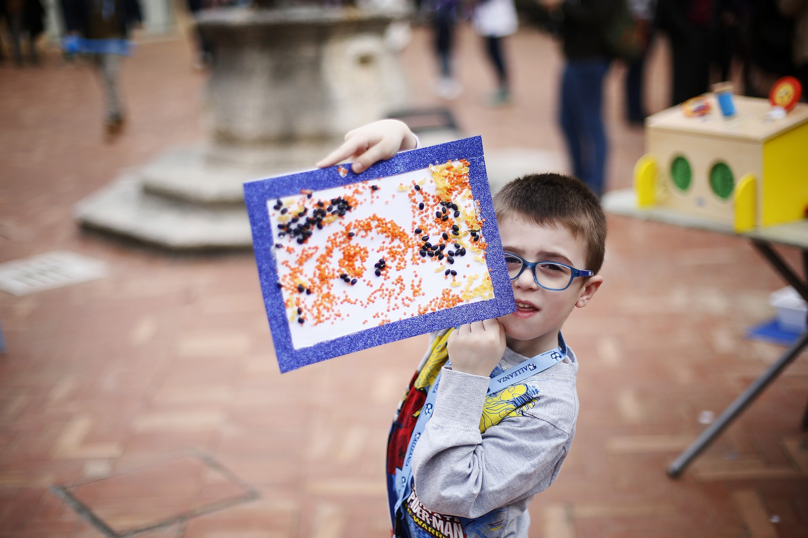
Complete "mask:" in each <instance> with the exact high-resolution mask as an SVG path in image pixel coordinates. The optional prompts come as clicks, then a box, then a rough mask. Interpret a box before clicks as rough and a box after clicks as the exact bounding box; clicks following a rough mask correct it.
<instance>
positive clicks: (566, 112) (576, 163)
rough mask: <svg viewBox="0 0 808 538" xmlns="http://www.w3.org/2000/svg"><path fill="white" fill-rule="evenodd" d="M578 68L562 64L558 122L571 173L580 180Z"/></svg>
mask: <svg viewBox="0 0 808 538" xmlns="http://www.w3.org/2000/svg"><path fill="white" fill-rule="evenodd" d="M578 71H579V70H578V67H577V65H576V64H575V62H569V61H568V62H567V63H565V64H564V71H563V73H562V75H561V90H560V95H559V97H560V101H561V103H560V106H559V116H558V121H559V124H560V125H561V131H562V132H563V133H564V140H565V141H566V143H567V152H568V153H569V158H570V164H571V165H572V173H573V175H574V176H575V177H578V178H581V176H582V175H583V172H584V165H583V157H582V155H581V139H580V136H579V129H580V118H579V113H580V109H579V108H578V106H577V103H578V101H579V100H580V99H579V96H578V90H579V89H580V83H579V82H578Z"/></svg>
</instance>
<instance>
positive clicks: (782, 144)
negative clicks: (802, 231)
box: [634, 79, 808, 233]
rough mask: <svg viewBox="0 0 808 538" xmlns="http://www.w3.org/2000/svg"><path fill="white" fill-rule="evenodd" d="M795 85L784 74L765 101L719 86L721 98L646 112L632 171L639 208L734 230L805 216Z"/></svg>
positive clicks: (802, 128) (805, 116) (805, 108)
mask: <svg viewBox="0 0 808 538" xmlns="http://www.w3.org/2000/svg"><path fill="white" fill-rule="evenodd" d="M798 85H799V83H798V82H797V81H796V79H789V80H785V79H784V80H783V81H781V82H780V83H778V84H776V85H775V87H774V88H773V90H772V96H771V99H770V100H768V99H755V98H751V97H742V96H737V95H732V94H731V91H729V90H727V89H726V88H716V89H717V90H719V95H716V94H705V95H704V96H701V97H699V98H696V99H692V100H690V101H688V102H686V103H684V104H683V105H682V106H681V107H673V108H669V109H667V110H663V111H662V112H659V113H657V114H654V115H653V116H650V117H649V118H648V119H647V120H646V135H645V137H646V138H645V147H646V154H645V155H644V156H643V157H642V158H641V159H640V160H639V161H638V162H637V164H636V166H635V168H634V188H635V191H636V193H637V203H638V206H639V207H640V208H650V207H659V208H663V209H665V210H667V211H673V212H681V213H687V214H690V215H694V216H697V217H700V218H704V219H707V220H710V221H715V222H719V223H725V224H729V225H731V226H732V227H733V228H734V230H735V231H736V232H738V233H743V232H748V231H751V230H754V229H756V228H763V227H768V226H776V225H779V224H786V223H789V222H794V221H799V220H802V219H804V218H805V216H806V210H808V181H806V180H805V170H808V152H806V150H805V149H806V148H808V105H805V104H797V103H796V101H795V99H794V97H795V96H797V99H798V98H799V86H798ZM711 102H712V103H711ZM713 111H717V112H715V113H714V112H713ZM778 112H779V113H778Z"/></svg>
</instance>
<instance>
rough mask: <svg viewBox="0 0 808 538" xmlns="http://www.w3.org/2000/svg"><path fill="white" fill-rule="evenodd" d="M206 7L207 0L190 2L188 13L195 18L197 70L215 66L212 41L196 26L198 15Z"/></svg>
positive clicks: (195, 61)
mask: <svg viewBox="0 0 808 538" xmlns="http://www.w3.org/2000/svg"><path fill="white" fill-rule="evenodd" d="M205 7H207V6H206V2H205V0H188V11H190V12H191V16H192V17H193V18H194V48H195V53H196V59H195V60H194V67H195V68H196V69H200V70H201V69H205V68H206V67H210V66H211V65H212V64H213V46H212V45H211V43H210V40H209V39H207V38H206V37H205V34H204V33H203V32H202V29H201V28H200V27H199V25H198V24H196V15H197V13H199V12H200V11H201V10H202V9H204V8H205Z"/></svg>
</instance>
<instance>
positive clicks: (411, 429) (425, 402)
mask: <svg viewBox="0 0 808 538" xmlns="http://www.w3.org/2000/svg"><path fill="white" fill-rule="evenodd" d="M417 143H418V141H417V138H415V137H414V135H413V134H412V133H411V132H410V131H409V129H408V128H407V127H406V125H404V124H402V123H400V122H395V121H393V120H383V121H382V122H376V123H372V124H369V125H366V126H365V127H361V128H359V129H356V130H354V131H351V132H350V133H348V134H347V135H346V139H345V143H344V144H343V145H342V146H341V147H340V148H339V149H338V150H336V151H335V152H334V153H332V154H331V155H329V156H328V157H326V158H325V159H323V160H322V161H321V162H320V163H318V165H319V166H323V167H325V166H330V165H332V164H336V163H337V162H339V161H341V160H343V159H346V158H348V157H354V158H355V161H354V164H353V169H354V171H355V172H360V171H362V170H365V169H367V167H368V166H370V165H371V164H373V162H375V161H377V160H379V159H388V158H390V157H392V156H393V155H395V153H396V152H397V151H400V150H405V149H413V148H415V147H416V146H417ZM494 208H495V211H496V216H497V223H498V225H499V232H500V235H501V238H502V245H503V249H504V251H505V261H506V264H507V266H508V272H509V275H510V277H511V284H512V286H513V293H514V298H515V299H516V312H514V313H512V314H508V315H507V316H503V317H501V318H498V319H489V320H485V321H480V322H475V323H470V324H466V325H462V326H461V327H459V328H457V329H449V330H446V331H441V332H439V333H436V334H433V335H432V337H431V342H430V347H429V350H428V351H427V353H426V355H425V357H424V359H423V360H422V362H421V364H420V366H419V367H418V371H416V374H415V376H414V377H413V380H412V381H411V382H410V386H409V388H408V391H407V394H406V396H405V398H404V400H403V401H402V403H401V406H400V407H399V411H398V415H397V418H396V421H395V422H394V423H393V427H392V429H391V432H390V439H389V441H388V463H387V472H388V494H389V497H390V507H391V517H392V521H393V530H394V535H395V536H397V537H409V538H427V537H433V538H434V537H451V538H455V537H458V538H461V537H465V536H469V537H472V536H480V537H486V538H493V537H496V538H500V537H509V538H510V537H524V538H526V537H527V536H528V527H529V525H530V515H529V514H528V512H527V507H528V504H529V503H530V501H531V499H532V498H533V496H534V495H536V494H537V493H539V492H540V491H543V490H544V489H546V488H547V487H549V486H550V484H552V483H553V481H554V480H555V478H556V477H557V476H558V472H559V470H560V469H561V464H562V463H563V462H564V459H565V458H566V456H567V453H568V451H569V448H570V444H571V443H572V438H573V436H574V434H575V421H576V418H577V415H578V397H577V394H576V390H575V376H576V373H577V371H578V362H577V360H576V357H575V354H574V353H573V352H572V350H571V349H569V348H568V347H567V346H566V344H565V343H564V339H563V338H562V336H561V327H562V325H563V324H564V321H565V320H566V319H567V316H569V314H570V312H571V311H572V309H573V308H575V307H577V308H582V307H584V306H586V304H587V303H588V302H589V300H590V299H591V298H592V296H593V295H594V294H595V292H596V291H597V290H598V288H599V287H600V285H601V283H602V282H603V277H601V276H599V275H597V272H598V271H599V270H600V266H601V264H602V262H603V256H604V249H605V245H604V244H605V240H606V220H605V218H604V215H603V211H602V210H601V208H600V204H599V202H598V200H597V197H596V196H595V195H594V194H593V193H592V192H591V191H590V190H589V189H588V188H587V187H586V186H585V185H584V184H583V183H581V182H580V181H579V180H577V179H575V178H571V177H566V176H562V175H558V174H542V175H531V176H526V177H523V178H520V179H517V180H514V181H512V182H511V183H509V184H508V185H506V186H505V187H504V188H503V189H502V190H501V191H500V192H499V193H498V194H497V195H496V196H495V197H494ZM583 268H586V269H583Z"/></svg>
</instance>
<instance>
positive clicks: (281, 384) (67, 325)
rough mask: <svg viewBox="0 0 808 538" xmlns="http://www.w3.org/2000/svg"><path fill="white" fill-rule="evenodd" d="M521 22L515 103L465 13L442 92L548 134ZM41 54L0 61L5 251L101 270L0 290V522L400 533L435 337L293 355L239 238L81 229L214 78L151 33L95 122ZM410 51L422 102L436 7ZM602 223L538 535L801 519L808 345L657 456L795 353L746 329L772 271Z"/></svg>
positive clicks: (690, 532)
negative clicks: (316, 359) (81, 214)
mask: <svg viewBox="0 0 808 538" xmlns="http://www.w3.org/2000/svg"><path fill="white" fill-rule="evenodd" d="M507 45H508V52H509V53H510V54H511V55H512V56H511V57H512V59H513V64H514V72H515V74H514V78H515V85H516V102H515V104H514V105H513V106H512V107H509V108H505V109H497V110H492V109H486V108H484V107H482V106H481V105H480V95H481V92H482V91H483V90H484V89H485V87H486V85H487V84H488V83H489V81H490V80H491V79H490V77H489V76H488V71H487V70H485V66H484V65H482V61H483V56H482V49H481V46H480V43H478V42H477V41H476V38H475V36H473V35H472V34H470V33H468V32H464V33H463V34H462V35H461V36H460V48H461V54H460V62H459V63H460V67H461V69H462V78H463V81H464V83H465V87H466V91H465V93H464V95H463V96H462V97H461V98H460V99H458V100H457V101H455V102H454V104H453V105H452V107H453V108H454V109H455V111H456V114H457V116H458V118H459V120H460V122H461V124H462V125H463V126H464V127H465V128H466V130H467V132H469V133H473V134H477V133H479V134H482V135H483V137H484V141H485V143H486V147H487V148H496V147H513V146H518V147H527V148H536V149H545V150H554V151H560V149H561V147H562V146H561V140H560V137H559V135H558V133H557V130H556V128H555V123H554V114H555V112H554V106H553V103H554V99H555V87H556V78H557V73H558V67H559V59H558V53H557V48H556V46H555V45H554V44H553V43H552V42H551V41H550V40H549V39H547V38H545V37H543V36H541V35H539V34H536V33H535V32H532V31H523V32H521V33H520V34H519V35H517V36H516V37H515V38H513V39H511V40H510V42H509V43H508V44H507ZM47 60H48V61H47V62H46V64H45V66H44V67H42V68H39V69H26V70H22V71H18V70H16V69H14V68H11V67H8V66H0V148H1V149H0V245H2V248H0V262H2V261H8V260H13V259H18V258H22V257H25V256H29V255H34V254H39V253H43V252H48V251H51V250H54V249H67V250H71V251H75V252H79V253H82V254H85V255H87V256H91V257H94V258H98V259H102V260H105V261H107V262H108V263H109V267H110V270H109V276H108V277H107V278H105V279H102V280H96V281H93V282H88V283H84V284H77V285H74V286H69V287H65V288H61V289H56V290H52V291H47V292H42V293H39V294H34V295H29V296H26V297H21V298H15V297H12V296H10V295H6V294H3V293H0V322H1V323H2V327H3V331H4V332H5V336H6V341H7V345H8V348H9V352H8V354H7V355H4V356H0V536H2V537H8V538H12V537H13V538H17V537H32V538H33V537H37V538H38V537H75V538H79V537H81V538H95V537H102V536H105V535H106V536H112V535H114V534H119V535H123V534H126V533H127V532H130V531H134V530H136V529H146V528H149V527H151V528H152V530H151V531H148V532H145V533H144V534H142V536H147V537H149V538H158V537H159V538H163V537H166V538H168V537H180V536H184V537H187V538H197V537H199V538H257V537H267V538H293V537H294V538H341V537H352V538H353V537H385V536H388V530H387V529H388V522H387V516H386V513H385V494H384V483H383V457H384V444H385V437H386V431H387V427H388V424H389V420H390V418H391V415H392V412H393V409H394V407H395V405H396V403H397V400H398V398H399V396H400V393H401V391H402V389H403V385H404V383H405V382H406V381H407V380H408V379H409V376H410V374H411V371H412V369H413V367H414V366H415V363H416V361H417V358H418V357H419V356H420V354H421V351H422V349H423V346H424V343H425V339H424V337H419V338H413V339H411V340H407V341H403V342H399V343H395V344H390V345H387V346H384V347H383V348H378V349H372V350H368V351H364V352H361V353H357V354H355V355H352V356H348V357H342V358H338V359H335V360H333V361H328V362H326V363H322V364H318V365H316V366H312V367H307V368H304V369H302V370H299V371H295V372H292V373H289V374H285V375H283V376H281V375H280V374H279V373H278V369H277V366H276V364H275V361H274V356H273V348H272V343H271V340H270V337H269V331H268V329H267V323H266V319H265V317H264V314H263V312H262V302H261V297H260V290H259V286H258V282H257V278H256V271H255V266H254V262H253V259H252V257H251V256H250V255H249V254H245V255H229V256H214V257H178V256H172V255H166V254H163V253H159V252H153V251H151V250H147V249H142V248H138V247H133V246H131V245H124V244H120V243H117V242H113V241H108V240H106V239H104V238H101V237H97V236H94V235H85V234H83V233H81V232H80V231H79V230H78V229H76V227H75V226H74V224H73V223H72V220H71V208H72V206H73V204H74V203H75V202H76V201H78V200H80V199H81V198H83V197H84V196H86V195H88V194H90V193H91V192H93V191H94V190H96V189H97V188H99V187H100V186H102V185H104V184H106V183H107V182H109V181H110V180H111V179H113V178H114V177H115V175H116V173H117V172H118V171H119V170H121V169H123V168H126V167H131V166H137V165H139V164H142V163H144V162H146V161H147V160H148V159H150V158H152V157H154V156H156V155H158V154H159V153H160V152H161V151H164V150H165V149H167V148H173V147H176V146H179V145H182V144H186V143H190V142H193V141H196V140H198V139H201V138H202V137H203V136H204V135H203V132H204V131H203V129H204V127H203V124H202V123H201V122H200V120H199V117H200V116H199V102H200V99H199V97H200V91H201V88H202V85H203V76H202V75H201V74H199V73H196V72H192V71H191V70H190V69H189V65H190V55H189V53H188V47H187V45H186V43H185V42H183V41H181V40H169V41H167V42H162V43H150V44H144V45H143V46H141V47H140V49H139V50H138V51H137V54H136V55H135V56H134V57H132V58H131V59H129V60H128V61H127V62H126V64H125V67H124V74H123V78H124V80H123V86H124V90H125V93H126V96H127V98H128V103H129V109H130V111H131V118H132V121H131V124H130V125H129V129H128V132H127V133H126V134H125V135H124V136H123V138H122V139H120V140H119V141H118V142H117V143H115V144H113V145H106V144H104V143H103V142H102V140H101V136H100V128H99V127H100V116H101V107H100V105H99V102H98V101H99V95H98V90H97V87H96V84H95V81H94V80H93V78H92V76H91V74H90V72H89V71H87V70H86V69H84V68H63V67H60V65H59V61H58V60H57V59H56V57H55V56H50V57H49V58H48V59H47ZM402 60H403V62H404V64H405V67H406V68H407V70H408V72H409V74H410V81H411V84H412V86H413V87H412V92H413V95H414V101H415V102H416V103H419V104H425V103H432V102H436V101H435V100H434V98H432V97H430V95H429V92H428V89H427V88H426V86H427V85H428V84H427V82H428V80H429V78H430V76H431V66H432V58H431V57H430V55H429V50H428V36H427V35H426V34H425V33H424V32H423V31H421V30H418V31H416V33H415V36H414V41H413V43H412V44H411V45H410V47H409V48H408V49H407V50H406V51H405V52H404V53H403V55H402ZM664 60H665V53H664V49H663V48H660V49H659V50H658V51H657V54H656V55H655V62H654V65H653V69H652V74H651V77H649V78H650V79H651V86H652V96H651V100H650V102H651V105H652V109H653V110H660V109H661V108H663V107H664V103H665V84H666V83H665V80H666V76H665V64H664ZM620 71H621V70H620V68H619V67H616V68H615V69H613V71H612V74H611V77H610V79H609V103H610V105H609V111H608V115H609V119H610V133H611V137H612V138H611V140H612V149H613V153H612V162H611V165H610V169H611V177H610V185H611V186H612V187H613V188H617V187H626V186H628V185H629V184H630V170H631V165H632V163H633V162H634V160H635V159H636V158H637V157H638V156H639V155H640V154H641V153H642V132H641V131H640V130H637V129H634V130H631V129H628V128H626V127H625V126H624V125H623V123H622V121H621V110H622V109H621V107H620V106H619V98H620V96H621V92H620V91H619V86H618V84H619V81H620V74H621V73H620ZM476 75H479V80H481V81H482V82H477V83H476V84H474V79H475V76H476ZM419 81H420V82H419ZM609 225H610V236H609V243H608V257H607V262H606V265H605V269H604V274H605V276H606V284H605V285H604V286H603V288H602V290H601V291H600V293H599V294H598V296H597V297H596V299H595V300H594V301H593V302H592V303H591V304H590V305H589V306H588V307H587V308H585V309H584V310H581V311H577V312H576V313H575V314H574V315H573V316H572V317H571V319H570V321H569V322H568V325H567V327H566V329H565V333H566V336H567V339H568V341H569V342H571V344H572V346H573V347H574V348H575V350H576V352H577V353H578V355H579V356H580V357H581V372H580V378H579V395H580V400H581V415H580V420H579V423H578V434H577V437H576V441H575V444H574V445H573V450H572V453H571V455H570V457H569V459H568V460H567V463H566V464H565V466H564V470H563V472H562V473H561V476H560V478H559V480H558V481H557V483H556V484H555V485H554V486H553V487H552V488H551V489H550V490H548V491H547V492H545V493H544V494H542V495H540V496H539V497H538V498H537V499H536V500H535V501H534V502H533V504H532V506H531V513H532V515H533V523H532V528H531V536H535V537H539V536H544V537H547V538H571V537H578V538H583V537H586V538H606V537H608V538H617V537H682V536H687V537H689V538H702V537H704V538H708V537H709V538H715V537H727V538H730V537H732V538H736V537H738V538H739V537H745V536H752V537H755V538H758V537H760V538H763V537H781V538H795V537H798V536H803V537H804V536H808V436H807V435H806V434H805V433H803V432H801V431H800V430H799V427H798V424H799V421H800V418H801V414H802V412H803V410H804V409H805V405H806V402H808V362H806V358H805V356H802V357H801V358H800V359H799V360H798V361H797V362H796V363H795V364H794V365H793V366H792V367H791V368H789V369H788V370H787V371H786V372H785V374H784V375H783V376H782V377H781V378H780V379H779V380H778V381H777V382H776V383H774V384H773V385H772V386H771V387H770V388H769V389H768V390H767V391H766V392H765V393H764V394H763V395H762V396H761V397H760V399H759V400H758V401H757V402H756V403H755V404H754V405H753V406H752V407H751V408H750V409H749V410H748V411H747V412H746V413H745V414H744V415H743V416H742V418H741V419H740V420H738V421H737V422H736V423H735V424H734V425H733V426H732V427H731V428H730V429H729V430H728V432H727V433H726V434H725V435H723V436H722V437H721V438H720V439H719V440H718V441H717V442H716V443H715V444H714V446H713V447H712V448H710V449H709V450H708V451H707V452H706V453H705V454H704V455H703V457H702V458H700V459H699V460H698V461H697V463H696V464H695V465H693V466H692V467H691V469H690V470H688V472H687V473H685V475H684V476H683V477H682V478H680V479H678V480H671V479H669V478H668V477H667V476H666V474H665V467H666V465H667V464H668V463H669V462H670V461H671V460H672V459H673V458H674V457H675V455H676V454H677V453H678V451H679V450H681V449H682V448H683V447H684V446H686V445H687V443H688V442H689V441H690V440H692V439H693V438H694V436H695V435H697V433H698V432H699V431H700V430H701V429H702V428H703V427H704V426H703V425H702V424H700V423H699V422H698V417H699V415H700V414H701V413H702V412H703V411H712V412H715V413H717V412H719V411H720V410H721V409H723V408H724V406H726V405H727V404H728V403H729V402H730V401H731V400H732V399H733V398H734V397H735V396H736V395H737V394H738V393H739V392H740V391H741V390H742V388H743V387H744V386H745V385H746V384H748V383H749V382H750V381H751V380H752V379H754V377H755V376H757V374H758V373H759V372H760V371H761V369H762V368H764V367H765V366H766V364H768V363H769V362H771V361H772V360H773V358H774V357H776V356H777V354H778V353H779V352H780V351H781V349H782V348H779V347H776V346H771V345H766V344H762V343H758V342H752V341H748V340H744V339H743V334H744V331H745V329H746V328H747V327H749V326H750V325H752V324H754V323H757V322H759V321H761V320H763V319H765V318H767V317H769V316H771V315H772V310H771V309H770V307H769V306H768V304H767V295H768V293H770V292H771V291H774V290H775V289H778V288H779V287H781V285H782V284H781V282H780V281H779V280H778V278H777V277H776V276H775V275H774V273H773V272H772V271H771V270H770V269H769V268H768V266H767V265H766V264H765V263H764V262H763V261H762V260H761V259H760V258H759V257H758V255H757V254H756V253H755V252H754V251H753V250H752V248H751V247H750V246H749V245H748V244H746V243H745V242H743V241H741V240H736V239H735V238H731V237H724V236H719V235H714V234H709V233H703V232H695V231H686V230H681V229H678V228H675V227H672V226H667V225H662V224H653V223H645V222H638V221H633V220H630V219H626V218H621V217H610V219H609ZM784 254H785V255H786V257H787V258H788V259H789V260H790V261H791V262H792V263H795V264H796V262H797V261H798V259H797V256H796V253H795V252H793V251H785V252H784ZM82 507H84V509H83V508H82ZM77 510H78V511H77ZM80 512H81V513H80ZM186 516H187V517H186ZM93 517H95V518H96V525H93V524H92V523H91V520H92V518H93ZM105 526H106V529H107V530H106V534H105V532H104V531H103V530H102V529H104V528H105Z"/></svg>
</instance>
